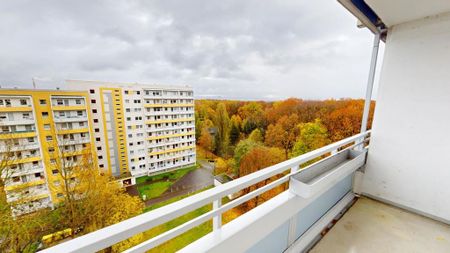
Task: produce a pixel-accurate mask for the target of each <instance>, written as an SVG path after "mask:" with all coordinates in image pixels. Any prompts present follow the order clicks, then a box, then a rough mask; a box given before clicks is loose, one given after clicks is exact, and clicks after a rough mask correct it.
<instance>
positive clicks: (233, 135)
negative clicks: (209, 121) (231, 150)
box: [230, 115, 242, 145]
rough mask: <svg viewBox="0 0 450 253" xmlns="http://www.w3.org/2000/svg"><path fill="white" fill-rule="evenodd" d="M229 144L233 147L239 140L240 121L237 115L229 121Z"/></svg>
mask: <svg viewBox="0 0 450 253" xmlns="http://www.w3.org/2000/svg"><path fill="white" fill-rule="evenodd" d="M230 124H231V127H230V144H231V145H235V144H236V143H237V142H238V141H239V138H240V135H241V124H242V119H241V117H239V115H233V116H231V119H230Z"/></svg>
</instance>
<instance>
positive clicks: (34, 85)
mask: <svg viewBox="0 0 450 253" xmlns="http://www.w3.org/2000/svg"><path fill="white" fill-rule="evenodd" d="M31 80H33V89H36V82H35V80H34V77H32V78H31Z"/></svg>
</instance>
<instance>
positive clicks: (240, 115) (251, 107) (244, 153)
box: [195, 98, 375, 178]
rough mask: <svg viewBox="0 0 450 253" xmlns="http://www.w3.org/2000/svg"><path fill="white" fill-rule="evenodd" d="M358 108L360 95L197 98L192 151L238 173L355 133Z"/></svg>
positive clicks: (359, 115)
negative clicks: (318, 98)
mask: <svg viewBox="0 0 450 253" xmlns="http://www.w3.org/2000/svg"><path fill="white" fill-rule="evenodd" d="M374 107H375V102H374V101H372V103H371V110H370V114H369V123H368V127H369V128H370V127H371V123H372V118H373V111H374ZM363 109H364V100H362V99H340V100H333V99H330V100H323V101H312V100H302V99H297V98H289V99H286V100H282V101H276V102H264V101H230V100H197V101H196V103H195V119H196V121H195V124H196V125H195V127H196V138H197V144H198V145H197V146H198V149H197V150H198V154H197V155H198V157H199V158H207V159H215V165H216V166H215V167H216V169H215V174H222V173H226V174H228V175H230V176H231V177H234V178H236V177H241V176H244V175H247V174H250V173H252V172H255V171H257V170H259V169H262V168H265V167H268V166H270V165H273V164H276V163H279V162H282V161H284V160H287V159H289V158H292V157H295V156H298V155H301V154H304V153H306V152H309V151H312V150H314V149H317V148H320V147H322V146H324V145H327V144H329V143H332V142H336V141H338V140H341V139H344V138H346V137H349V136H352V135H355V134H357V133H359V131H360V128H361V119H362V113H363Z"/></svg>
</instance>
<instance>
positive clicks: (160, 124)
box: [66, 80, 196, 184]
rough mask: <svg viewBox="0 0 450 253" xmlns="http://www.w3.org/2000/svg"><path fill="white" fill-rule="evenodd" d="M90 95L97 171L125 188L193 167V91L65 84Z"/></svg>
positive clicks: (97, 83) (85, 83)
mask: <svg viewBox="0 0 450 253" xmlns="http://www.w3.org/2000/svg"><path fill="white" fill-rule="evenodd" d="M66 85H67V86H66V87H67V88H68V89H82V90H86V91H88V94H89V97H90V105H91V113H92V124H93V128H94V139H95V145H96V150H97V156H98V157H97V158H98V163H99V167H100V168H104V169H105V170H108V171H109V172H110V173H111V174H112V175H114V176H115V177H119V178H123V179H125V180H127V181H125V180H124V183H125V184H133V183H134V179H135V178H136V177H139V176H144V175H148V174H153V173H157V172H161V171H167V170H173V169H177V168H181V167H185V166H189V165H193V164H195V162H196V153H195V119H194V97H193V91H192V88H191V87H187V86H185V87H182V86H161V85H147V84H138V83H111V82H99V81H80V80H68V81H66Z"/></svg>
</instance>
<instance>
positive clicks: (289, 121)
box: [265, 114, 299, 159]
mask: <svg viewBox="0 0 450 253" xmlns="http://www.w3.org/2000/svg"><path fill="white" fill-rule="evenodd" d="M297 124H298V116H297V115H296V114H291V115H290V116H286V115H285V116H283V117H281V118H280V119H279V120H278V121H277V123H276V124H275V125H273V124H271V125H269V127H268V128H267V131H266V138H265V142H266V145H268V146H273V147H279V148H282V149H283V150H284V153H285V159H288V155H289V152H290V151H291V149H292V147H293V146H294V143H295V140H296V138H297V135H298V132H299V129H298V128H297V127H296V125H297Z"/></svg>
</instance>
